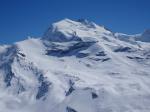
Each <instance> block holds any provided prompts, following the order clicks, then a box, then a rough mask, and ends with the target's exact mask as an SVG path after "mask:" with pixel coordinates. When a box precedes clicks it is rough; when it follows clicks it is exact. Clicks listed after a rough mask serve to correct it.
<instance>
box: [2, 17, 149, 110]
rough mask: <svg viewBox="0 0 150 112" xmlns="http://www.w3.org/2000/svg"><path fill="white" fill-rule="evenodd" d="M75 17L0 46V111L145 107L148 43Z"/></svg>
mask: <svg viewBox="0 0 150 112" xmlns="http://www.w3.org/2000/svg"><path fill="white" fill-rule="evenodd" d="M79 21H80V22H76V21H72V20H69V19H65V20H62V21H59V22H56V23H54V24H53V25H52V26H51V27H50V28H48V30H47V31H46V33H44V36H43V37H42V38H30V39H27V40H24V41H21V42H16V43H14V44H13V45H8V46H1V47H0V99H1V100H0V107H1V108H0V112H10V111H11V112H41V111H43V112H99V111H101V112H120V111H121V112H141V111H142V112H149V111H150V108H149V103H150V98H149V96H150V89H149V88H150V86H149V84H150V83H149V80H150V70H149V67H150V43H149V42H141V41H137V40H134V39H133V40H128V39H127V40H122V38H123V37H122V34H121V36H120V35H115V34H114V33H112V32H110V31H109V30H106V29H105V28H104V27H102V26H98V25H96V24H95V23H93V22H88V21H87V20H79ZM81 22H82V23H81ZM75 32H76V33H75ZM119 36H120V37H119ZM125 36H126V35H125Z"/></svg>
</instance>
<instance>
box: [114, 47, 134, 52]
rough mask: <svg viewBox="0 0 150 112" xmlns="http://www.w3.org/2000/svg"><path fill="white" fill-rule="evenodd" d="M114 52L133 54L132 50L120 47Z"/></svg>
mask: <svg viewBox="0 0 150 112" xmlns="http://www.w3.org/2000/svg"><path fill="white" fill-rule="evenodd" d="M114 52H132V49H131V48H130V47H120V48H118V49H115V50H114Z"/></svg>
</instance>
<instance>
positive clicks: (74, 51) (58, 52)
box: [46, 41, 95, 58]
mask: <svg viewBox="0 0 150 112" xmlns="http://www.w3.org/2000/svg"><path fill="white" fill-rule="evenodd" d="M93 44H95V42H83V41H79V42H78V43H75V44H74V45H72V46H69V47H68V49H60V48H55V49H53V50H47V53H46V55H50V56H57V57H64V56H73V55H74V56H76V57H78V58H83V57H86V56H88V54H86V53H80V51H82V50H86V49H88V48H89V47H90V46H92V45H93Z"/></svg>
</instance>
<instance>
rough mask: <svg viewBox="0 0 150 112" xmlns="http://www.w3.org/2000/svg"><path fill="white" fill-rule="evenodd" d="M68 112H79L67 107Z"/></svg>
mask: <svg viewBox="0 0 150 112" xmlns="http://www.w3.org/2000/svg"><path fill="white" fill-rule="evenodd" d="M66 112H77V111H76V110H75V109H73V108H71V107H66Z"/></svg>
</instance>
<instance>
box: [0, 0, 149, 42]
mask: <svg viewBox="0 0 150 112" xmlns="http://www.w3.org/2000/svg"><path fill="white" fill-rule="evenodd" d="M63 18H70V19H74V20H75V19H78V18H87V19H88V20H91V21H94V22H96V23H97V24H101V25H104V26H106V27H107V28H109V29H111V30H112V31H114V32H122V33H128V34H134V33H140V32H143V31H144V29H147V28H150V0H0V44H5V43H13V42H15V41H20V40H23V39H25V38H27V36H33V37H34V36H35V37H40V36H42V34H43V32H44V31H45V30H46V29H47V28H48V26H49V25H50V24H51V23H53V22H55V21H58V20H61V19H63Z"/></svg>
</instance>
